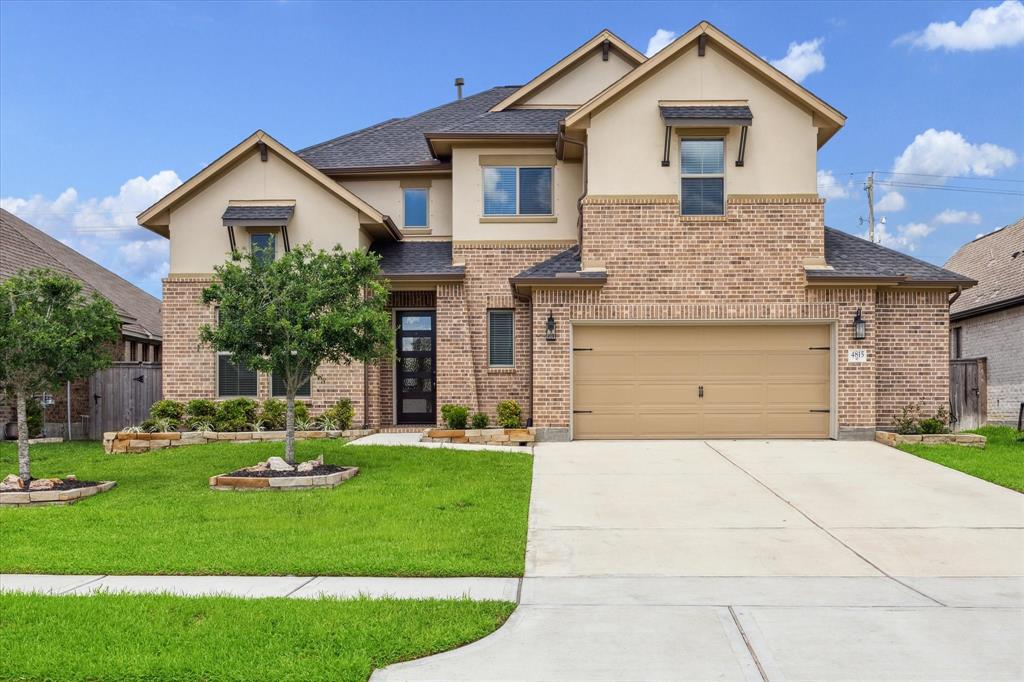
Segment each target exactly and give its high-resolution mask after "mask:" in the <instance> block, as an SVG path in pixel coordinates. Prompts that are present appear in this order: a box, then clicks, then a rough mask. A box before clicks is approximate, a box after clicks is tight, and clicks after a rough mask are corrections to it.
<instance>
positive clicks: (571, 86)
mask: <svg viewBox="0 0 1024 682" xmlns="http://www.w3.org/2000/svg"><path fill="white" fill-rule="evenodd" d="M632 68H633V65H632V63H630V62H627V61H626V60H625V59H624V58H623V57H622V55H620V54H619V53H618V52H616V51H615V50H609V52H608V61H604V60H603V59H601V48H600V47H598V48H596V49H595V50H594V51H593V52H591V53H590V54H589V55H588V56H587V57H586V58H585V59H583V60H582V61H581V62H579V64H577V65H576V67H575V68H573V69H570V70H568V71H566V72H565V73H563V74H562V75H560V76H559V77H558V78H557V79H555V80H554V81H552V82H550V83H548V84H546V85H545V86H544V87H543V88H541V89H540V90H538V91H536V92H533V93H531V94H530V96H529V97H527V98H526V99H524V100H523V101H521V102H518V103H517V104H530V105H550V106H556V107H557V106H559V105H572V106H579V105H581V104H583V103H584V102H586V101H587V100H589V99H590V98H591V97H593V96H594V95H596V94H597V93H599V92H601V91H602V90H604V89H605V88H606V87H608V86H609V85H611V84H612V83H614V82H615V81H617V80H618V79H620V78H622V77H623V76H624V75H626V73H628V72H629V71H631V70H632Z"/></svg>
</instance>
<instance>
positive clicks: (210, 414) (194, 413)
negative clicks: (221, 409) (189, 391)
mask: <svg viewBox="0 0 1024 682" xmlns="http://www.w3.org/2000/svg"><path fill="white" fill-rule="evenodd" d="M185 414H186V415H188V417H189V420H190V421H191V420H192V419H205V420H206V421H213V419H214V418H215V417H216V416H217V403H215V402H213V401H212V400H207V399H206V398H196V399H195V400H190V401H188V404H187V405H185Z"/></svg>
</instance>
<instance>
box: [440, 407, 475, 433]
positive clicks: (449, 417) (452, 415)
mask: <svg viewBox="0 0 1024 682" xmlns="http://www.w3.org/2000/svg"><path fill="white" fill-rule="evenodd" d="M441 416H442V417H443V418H444V423H445V424H447V425H448V428H449V429H464V428H466V421H467V420H468V419H469V408H468V407H465V406H463V405H442V406H441Z"/></svg>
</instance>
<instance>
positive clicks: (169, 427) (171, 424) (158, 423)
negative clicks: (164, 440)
mask: <svg viewBox="0 0 1024 682" xmlns="http://www.w3.org/2000/svg"><path fill="white" fill-rule="evenodd" d="M146 421H147V422H149V426H150V427H152V431H150V433H167V432H168V431H175V430H177V428H178V422H177V420H175V419H171V418H170V417H156V418H154V417H150V418H149V419H147V420H146Z"/></svg>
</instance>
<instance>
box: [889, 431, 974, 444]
mask: <svg viewBox="0 0 1024 682" xmlns="http://www.w3.org/2000/svg"><path fill="white" fill-rule="evenodd" d="M875 440H876V441H878V442H879V443H881V444H882V445H888V446H890V447H896V446H897V445H902V444H904V443H920V444H922V445H945V444H952V445H964V446H966V447H970V448H984V447H985V444H986V442H987V439H986V438H985V436H981V435H979V434H976V433H919V434H902V433H896V432H894V431H875Z"/></svg>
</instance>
